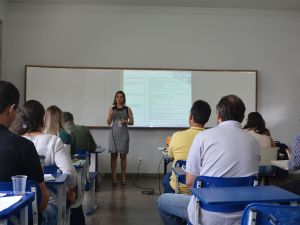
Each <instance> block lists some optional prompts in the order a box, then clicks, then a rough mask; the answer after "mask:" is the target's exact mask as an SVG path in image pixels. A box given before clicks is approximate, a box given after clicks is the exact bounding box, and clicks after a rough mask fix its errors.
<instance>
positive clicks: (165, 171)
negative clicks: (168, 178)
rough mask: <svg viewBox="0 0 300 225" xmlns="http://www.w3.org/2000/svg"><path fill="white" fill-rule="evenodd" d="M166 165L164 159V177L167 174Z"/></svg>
mask: <svg viewBox="0 0 300 225" xmlns="http://www.w3.org/2000/svg"><path fill="white" fill-rule="evenodd" d="M167 165H168V163H167V161H166V160H165V159H164V175H166V173H167Z"/></svg>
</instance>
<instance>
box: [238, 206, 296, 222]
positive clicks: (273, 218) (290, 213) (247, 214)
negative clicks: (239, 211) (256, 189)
mask: <svg viewBox="0 0 300 225" xmlns="http://www.w3.org/2000/svg"><path fill="white" fill-rule="evenodd" d="M275 224H278V225H280V224H282V225H295V224H300V207H299V206H287V205H274V204H261V203H253V204H250V205H248V206H247V207H246V208H245V210H244V213H243V216H242V220H241V225H275Z"/></svg>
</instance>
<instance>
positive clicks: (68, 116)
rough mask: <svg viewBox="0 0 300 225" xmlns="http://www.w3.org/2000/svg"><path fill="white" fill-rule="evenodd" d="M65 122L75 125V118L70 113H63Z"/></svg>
mask: <svg viewBox="0 0 300 225" xmlns="http://www.w3.org/2000/svg"><path fill="white" fill-rule="evenodd" d="M63 121H64V123H73V122H74V117H73V115H72V113H70V112H63Z"/></svg>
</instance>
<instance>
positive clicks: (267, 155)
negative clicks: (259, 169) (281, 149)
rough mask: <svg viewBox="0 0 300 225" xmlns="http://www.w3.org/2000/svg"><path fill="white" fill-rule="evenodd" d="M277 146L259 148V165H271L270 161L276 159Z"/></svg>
mask: <svg viewBox="0 0 300 225" xmlns="http://www.w3.org/2000/svg"><path fill="white" fill-rule="evenodd" d="M277 154H278V147H273V148H261V149H260V162H259V165H260V166H269V165H272V164H271V161H273V160H277Z"/></svg>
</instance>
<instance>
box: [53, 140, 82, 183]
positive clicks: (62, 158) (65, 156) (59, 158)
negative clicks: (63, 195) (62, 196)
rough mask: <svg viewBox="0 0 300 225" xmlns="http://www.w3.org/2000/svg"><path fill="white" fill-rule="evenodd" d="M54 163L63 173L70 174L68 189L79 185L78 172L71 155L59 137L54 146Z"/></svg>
mask: <svg viewBox="0 0 300 225" xmlns="http://www.w3.org/2000/svg"><path fill="white" fill-rule="evenodd" d="M54 161H55V164H56V166H57V167H58V168H59V169H60V170H61V171H62V173H65V174H69V179H68V184H67V188H72V187H75V186H76V184H77V183H76V178H77V172H76V170H75V168H74V166H73V164H72V161H71V156H70V154H69V153H68V151H67V149H65V146H64V144H63V143H62V141H61V140H60V138H59V137H57V140H55V144H54Z"/></svg>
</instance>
